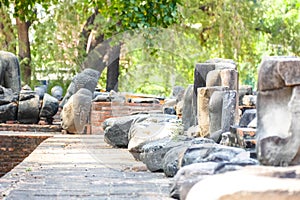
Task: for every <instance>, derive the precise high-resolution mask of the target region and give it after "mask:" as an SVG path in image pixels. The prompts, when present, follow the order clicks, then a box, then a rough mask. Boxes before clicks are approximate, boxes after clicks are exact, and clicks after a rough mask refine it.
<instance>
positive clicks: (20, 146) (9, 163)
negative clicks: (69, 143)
mask: <svg viewBox="0 0 300 200" xmlns="http://www.w3.org/2000/svg"><path fill="white" fill-rule="evenodd" d="M49 137H51V136H50V135H34V134H31V135H26V134H25V135H24V134H23V135H22V134H21V135H17V134H5V133H1V134H0V177H1V176H3V175H4V174H5V173H7V172H9V171H10V170H11V169H13V168H14V167H15V166H16V165H18V164H19V163H20V162H22V161H23V160H24V159H25V158H26V157H27V156H28V155H29V154H30V153H31V152H32V151H33V150H34V149H35V148H36V147H37V146H38V145H39V144H40V143H41V142H42V141H44V140H45V139H47V138H49Z"/></svg>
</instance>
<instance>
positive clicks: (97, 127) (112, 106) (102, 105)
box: [86, 102, 162, 134]
mask: <svg viewBox="0 0 300 200" xmlns="http://www.w3.org/2000/svg"><path fill="white" fill-rule="evenodd" d="M155 111H162V105H161V104H151V103H115V102H93V104H92V111H91V116H90V123H89V125H88V126H87V130H86V133H88V134H99V133H100V134H101V133H102V131H103V130H102V123H103V122H104V121H105V120H106V119H108V118H111V117H122V116H126V115H130V114H132V113H138V112H155Z"/></svg>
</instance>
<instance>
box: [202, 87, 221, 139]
mask: <svg viewBox="0 0 300 200" xmlns="http://www.w3.org/2000/svg"><path fill="white" fill-rule="evenodd" d="M225 89H226V87H221V86H215V87H203V88H198V97H197V102H198V108H197V115H198V116H197V118H198V125H199V129H200V130H199V131H200V136H201V137H205V136H209V134H210V130H209V128H210V119H209V102H210V98H211V96H212V95H213V93H214V92H215V91H224V90H225Z"/></svg>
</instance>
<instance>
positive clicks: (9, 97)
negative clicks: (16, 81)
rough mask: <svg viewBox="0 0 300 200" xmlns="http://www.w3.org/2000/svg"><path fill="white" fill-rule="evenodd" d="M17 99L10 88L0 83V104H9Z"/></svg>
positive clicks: (16, 95)
mask: <svg viewBox="0 0 300 200" xmlns="http://www.w3.org/2000/svg"><path fill="white" fill-rule="evenodd" d="M17 101H18V94H16V93H13V91H12V89H9V88H5V87H2V86H1V85H0V105H5V104H9V103H12V102H17Z"/></svg>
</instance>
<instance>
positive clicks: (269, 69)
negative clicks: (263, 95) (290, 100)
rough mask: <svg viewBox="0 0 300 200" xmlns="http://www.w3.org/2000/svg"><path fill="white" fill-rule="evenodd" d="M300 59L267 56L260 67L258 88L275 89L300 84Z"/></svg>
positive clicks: (262, 89) (260, 89)
mask: <svg viewBox="0 0 300 200" xmlns="http://www.w3.org/2000/svg"><path fill="white" fill-rule="evenodd" d="M299 61H300V58H297V57H284V56H270V57H265V58H264V59H263V60H262V62H261V64H260V68H259V73H258V90H259V91H265V90H274V89H280V88H283V87H286V86H294V85H299V84H300V80H299V78H298V77H299V76H300V67H299V65H300V64H299Z"/></svg>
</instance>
